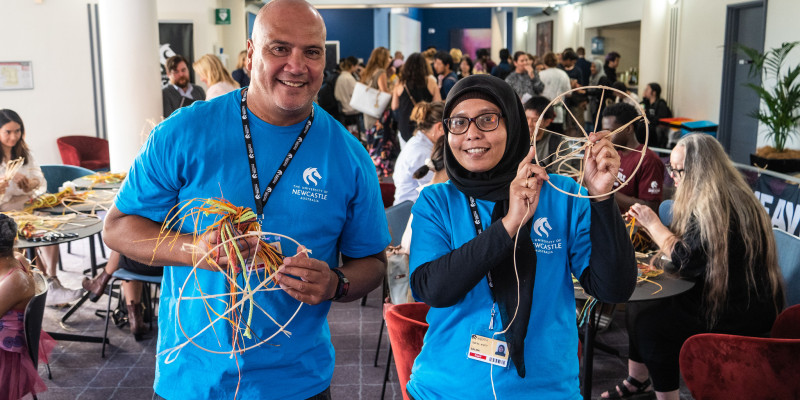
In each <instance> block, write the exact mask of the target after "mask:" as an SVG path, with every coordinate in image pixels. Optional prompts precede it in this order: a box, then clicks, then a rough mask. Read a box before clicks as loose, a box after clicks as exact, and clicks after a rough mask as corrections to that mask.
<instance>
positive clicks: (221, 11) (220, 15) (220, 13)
mask: <svg viewBox="0 0 800 400" xmlns="http://www.w3.org/2000/svg"><path fill="white" fill-rule="evenodd" d="M214 24H216V25H230V24H231V9H230V8H217V9H215V10H214Z"/></svg>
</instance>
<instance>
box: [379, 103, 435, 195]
mask: <svg viewBox="0 0 800 400" xmlns="http://www.w3.org/2000/svg"><path fill="white" fill-rule="evenodd" d="M443 111H444V103H442V102H441V101H434V102H432V103H428V102H426V101H420V102H418V103H417V104H416V105H415V106H414V109H413V110H412V111H411V120H412V121H414V122H416V124H417V129H416V132H415V133H414V136H412V137H411V139H409V140H408V143H406V145H405V146H404V147H403V150H402V151H401V152H400V155H399V156H398V157H397V162H396V163H395V165H394V175H392V179H393V180H394V186H395V192H394V204H400V203H402V202H404V201H406V200H411V201H416V200H417V197H418V196H419V188H420V187H422V186H425V185H426V184H427V183H428V182H430V181H431V179H432V178H433V172H429V173H428V174H427V175H425V176H424V177H423V178H421V179H414V176H413V175H414V172H416V171H417V169H419V168H420V167H422V166H423V165H425V160H426V159H428V158H430V155H431V151H432V150H433V144H434V143H435V142H436V140H437V139H439V138H440V137H441V136H443V135H444V127H443V126H442V112H443Z"/></svg>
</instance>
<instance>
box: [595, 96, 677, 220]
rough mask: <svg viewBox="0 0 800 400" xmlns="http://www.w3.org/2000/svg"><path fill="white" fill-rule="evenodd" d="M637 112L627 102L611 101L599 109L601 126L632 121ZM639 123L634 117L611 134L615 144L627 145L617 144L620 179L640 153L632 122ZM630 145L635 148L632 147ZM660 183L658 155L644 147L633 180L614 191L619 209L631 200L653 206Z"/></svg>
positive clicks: (612, 128) (658, 199) (625, 177)
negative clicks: (624, 126)
mask: <svg viewBox="0 0 800 400" xmlns="http://www.w3.org/2000/svg"><path fill="white" fill-rule="evenodd" d="M638 115H639V114H638V113H637V112H636V108H635V107H634V106H632V105H630V104H627V103H617V104H613V105H611V106H609V107H607V108H606V109H605V110H604V111H603V129H605V130H607V131H611V132H613V131H615V130H616V129H617V128H619V127H621V126H623V125H625V124H627V123H628V122H630V121H632V120H633V119H634V118H636V117H637V116H638ZM640 123H643V122H641V121H636V122H634V123H633V124H630V125H628V126H627V127H626V128H625V129H623V130H622V131H621V132H619V133H617V134H616V135H614V137H613V138H611V141H612V142H614V145H615V146H625V147H626V148H627V149H624V148H620V147H617V149H618V151H619V153H620V166H619V174H618V178H619V180H620V181H622V182H625V181H627V180H628V177H629V176H630V174H631V173H632V172H633V170H634V169H635V168H636V164H638V163H639V159H640V158H641V156H642V153H641V150H642V148H643V147H644V144H641V143H639V141H638V140H637V139H636V125H637V124H640ZM629 149H630V150H629ZM634 149H635V150H636V151H633V150H634ZM617 185H619V182H615V183H614V187H616V186H617ZM662 186H664V164H663V163H661V159H660V158H658V155H656V153H654V152H653V151H652V150H650V149H647V151H646V152H645V154H644V160H642V165H641V166H639V170H638V171H636V174H635V176H634V177H633V180H632V181H630V182H628V184H627V185H625V187H623V188H622V189H620V190H619V191H618V192H617V194H616V198H617V204H619V208H620V210H621V211H622V212H625V211H627V210H628V209H629V208H631V206H632V205H634V204H635V203H640V204H644V205H646V206H648V207H650V208H651V209H653V210H657V209H658V205H659V204H661V196H662V190H661V188H662Z"/></svg>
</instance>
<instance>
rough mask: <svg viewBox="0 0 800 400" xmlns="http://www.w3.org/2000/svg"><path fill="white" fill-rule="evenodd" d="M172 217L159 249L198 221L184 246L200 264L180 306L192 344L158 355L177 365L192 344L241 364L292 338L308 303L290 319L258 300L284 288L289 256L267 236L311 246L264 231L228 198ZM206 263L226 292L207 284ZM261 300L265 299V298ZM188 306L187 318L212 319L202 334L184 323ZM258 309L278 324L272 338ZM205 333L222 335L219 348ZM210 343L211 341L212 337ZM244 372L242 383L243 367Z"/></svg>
mask: <svg viewBox="0 0 800 400" xmlns="http://www.w3.org/2000/svg"><path fill="white" fill-rule="evenodd" d="M169 215H170V217H169V218H167V220H166V221H165V222H164V223H163V225H162V228H161V234H160V235H159V238H158V239H157V243H156V246H155V247H156V248H158V247H160V246H164V245H166V246H169V247H172V246H174V245H175V244H176V243H177V238H178V235H176V234H175V232H182V231H183V228H184V224H185V223H187V221H193V224H194V227H193V228H194V229H191V228H190V229H189V230H190V231H192V232H193V233H192V236H193V240H192V244H191V245H184V247H183V248H182V249H181V250H183V251H188V252H191V253H192V258H193V263H194V266H193V268H192V270H191V272H189V273H188V274H187V277H186V280H185V281H184V283H183V285H182V286H181V288H180V290H179V292H178V298H177V301H176V306H175V307H176V310H175V315H176V320H177V325H178V326H177V328H178V329H179V330H180V331H181V333H182V334H183V336H184V337H185V338H186V342H183V343H181V344H179V345H177V346H175V347H173V348H170V349H166V350H164V351H162V352H161V353H159V354H158V356H164V355H165V356H166V359H165V362H166V363H171V362H172V361H174V360H175V358H176V357H178V355H179V353H180V351H181V349H183V347H185V346H187V345H188V344H190V343H191V344H192V345H194V346H195V347H197V348H199V349H200V350H202V351H205V352H208V353H212V354H221V355H228V356H230V358H232V359H234V360H235V362H236V365H237V368H238V367H239V360H238V355H239V354H240V353H244V352H245V351H247V350H249V349H252V348H255V347H258V346H261V345H263V344H267V343H268V341H270V340H272V339H273V338H274V337H275V336H277V335H278V334H280V333H283V334H284V335H286V336H287V337H290V336H291V333H290V332H289V331H287V330H286V326H288V325H289V323H291V321H292V320H293V319H294V318H295V316H297V314H298V312H299V311H300V308H301V307H302V303H299V304H298V306H297V309H296V310H295V311H294V313H293V314H292V315H291V317H289V318H288V319H287V320H286V321H285V322H279V321H277V320H276V319H275V318H274V317H273V316H271V315H270V314H269V313H268V312H267V311H266V310H265V307H262V306H261V305H259V304H258V302H257V301H256V300H255V298H254V296H255V295H256V294H257V293H259V292H268V291H276V290H281V289H280V287H279V286H278V285H277V283H276V281H275V274H276V272H277V271H278V268H279V267H280V266H281V265H282V264H283V258H284V256H283V255H282V254H281V253H280V251H279V249H278V248H276V247H274V246H272V245H270V244H268V243H267V242H265V241H264V240H263V237H264V236H274V237H280V238H283V239H287V240H289V241H291V242H294V243H295V244H296V245H297V248H298V252H306V253H309V252H310V251H308V250H305V248H304V247H303V246H302V245H301V244H300V243H298V242H297V241H295V240H294V239H292V238H290V237H288V236H285V235H281V234H277V233H271V232H262V231H261V224H260V223H259V221H258V219H257V217H256V214H255V213H254V212H253V211H252V210H251V209H250V208H246V207H237V206H235V205H233V204H231V203H230V202H228V201H227V200H225V199H222V198H215V199H191V200H187V201H184V202H182V203H181V204H178V205H177V206H176V207H174V208H173V210H172V211H171V212H170V213H169ZM206 218H213V220H214V222H213V223H211V224H209V225H207V226H205V227H204V228H200V227H201V226H203V223H204V221H203V220H204V219H206ZM206 221H207V220H206ZM253 237H258V241H257V243H256V244H255V246H253V245H252V240H249V241H248V240H247V239H248V238H253ZM154 251H155V250H154ZM224 260H227V262H224ZM205 264H207V265H208V266H210V267H211V268H215V269H216V270H217V272H218V273H219V275H220V276H219V280H220V281H224V285H225V292H224V293H211V290H207V289H208V288H203V287H202V285H201V280H200V279H198V271H197V270H198V269H199V267H200V266H201V265H203V266H204V268H203V269H206V268H205ZM220 264H223V265H220ZM216 290H217V291H219V289H216ZM260 298H262V299H263V296H261V297H260ZM189 302H195V303H194V304H193V305H194V306H193V307H189V305H190V304H188V303H189ZM197 302H201V307H199V308H198V307H197ZM221 305H223V306H222V307H221ZM185 310H191V311H192V315H189V316H188V317H186V318H191V319H194V320H197V319H198V318H204V319H207V321H208V325H206V326H205V327H204V328H202V329H199V330H198V331H197V332H187V331H186V330H185V329H184V326H183V323H182V318H184V317H183V316H182V312H185ZM198 310H203V311H200V312H199V311H198ZM201 313H202V314H201ZM258 313H262V314H263V315H264V316H266V317H267V318H268V320H269V321H271V323H273V324H275V326H276V327H277V329H276V330H275V331H274V332H272V333H271V334H269V335H268V336H267V335H266V334H264V333H263V332H264V327H263V326H262V327H254V326H252V324H253V323H254V321H257V320H259V321H265V319H263V318H261V317H260V316H257V317H258V318H254V314H258ZM198 314H200V315H198ZM220 321H224V323H225V326H226V327H227V328H226V329H229V333H230V343H229V344H223V341H221V340H220V338H219V336H220V335H219V332H218V329H219V326H220V325H219V324H218V322H220ZM262 323H263V322H262ZM215 325H216V326H215ZM256 332H262V335H264V336H266V337H258V334H257V333H256ZM204 333H205V334H206V335H210V334H213V336H214V338H216V340H213V341H212V342H215V345H213V347H214V348H209V347H212V346H211V345H209V344H203V343H202V341H201V340H200V339H199V337H200V335H202V334H204ZM226 341H227V340H226ZM205 342H206V343H210V342H209V341H208V340H207V339H206V340H205ZM239 374H240V376H239V379H240V382H241V370H240V371H239ZM237 393H238V387H237ZM234 397H235V395H234Z"/></svg>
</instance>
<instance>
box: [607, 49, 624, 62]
mask: <svg viewBox="0 0 800 400" xmlns="http://www.w3.org/2000/svg"><path fill="white" fill-rule="evenodd" d="M620 57H621V56H620V55H619V53H617V52H616V51H612V52H611V53H608V55H607V56H606V64H605V65H608V63H610V62H611V61H617V60H618V59H619V58H620Z"/></svg>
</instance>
